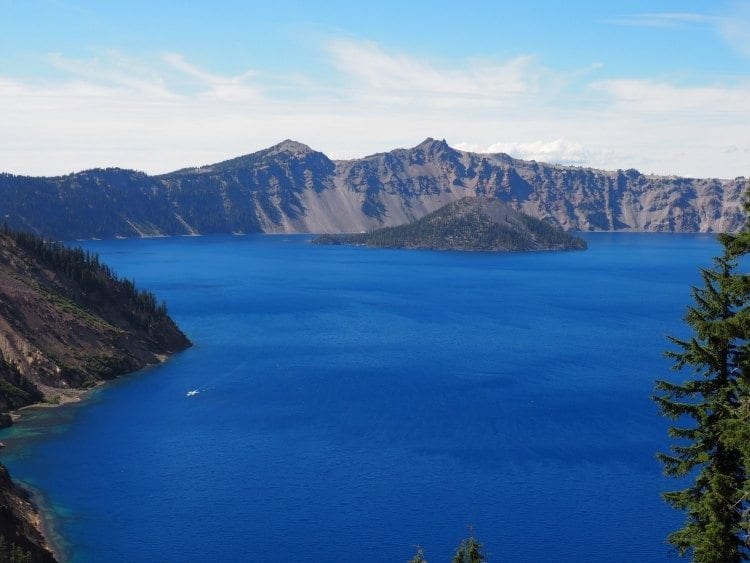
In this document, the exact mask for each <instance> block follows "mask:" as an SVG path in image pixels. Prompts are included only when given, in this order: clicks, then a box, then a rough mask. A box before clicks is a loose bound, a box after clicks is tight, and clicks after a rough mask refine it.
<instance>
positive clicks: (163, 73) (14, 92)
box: [0, 13, 750, 177]
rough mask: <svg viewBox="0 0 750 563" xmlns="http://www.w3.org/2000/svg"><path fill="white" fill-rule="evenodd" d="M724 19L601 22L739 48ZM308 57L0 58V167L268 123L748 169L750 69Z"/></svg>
mask: <svg viewBox="0 0 750 563" xmlns="http://www.w3.org/2000/svg"><path fill="white" fill-rule="evenodd" d="M748 20H750V17H749V18H748ZM735 23H736V22H734V21H731V22H727V21H725V20H723V19H715V18H712V17H709V16H705V15H691V14H687V13H665V14H640V15H639V14H637V15H635V16H629V17H627V18H625V17H623V18H621V19H620V20H619V21H618V20H615V21H614V23H613V24H612V25H616V26H620V27H627V26H631V27H632V26H658V25H662V26H663V25H708V26H714V27H716V29H717V30H719V33H721V34H722V37H725V39H726V40H727V41H733V42H734V44H735V45H736V47H737V49H740V50H742V48H743V47H742V45H743V41H744V40H745V39H744V38H745V35H746V33H747V32H746V28H744V31H742V30H741V31H737V30H736V28H737V26H736V25H735ZM743 33H744V34H745V35H743ZM748 55H749V56H750V49H749V50H748ZM317 57H318V59H319V61H321V64H323V65H324V66H325V68H326V69H327V74H326V75H325V76H321V75H317V74H315V73H313V72H308V73H306V72H304V71H300V70H295V71H292V72H290V71H281V70H280V71H278V72H273V71H269V70H261V69H255V68H248V69H246V70H245V71H243V72H240V73H237V74H232V75H225V74H222V73H219V72H216V71H214V70H212V69H208V68H204V67H203V66H201V65H199V64H197V63H196V62H194V61H191V60H189V58H188V57H187V56H186V55H184V54H182V53H178V52H159V53H155V54H152V55H150V56H139V57H136V56H134V55H128V54H125V53H122V52H120V51H117V50H113V49H103V50H101V51H99V52H97V53H96V54H95V55H94V56H90V57H78V58H76V57H70V56H67V55H66V54H64V53H50V54H48V55H47V56H46V57H45V64H46V65H47V66H48V67H50V68H51V69H52V70H54V73H52V74H51V75H49V76H47V77H45V78H28V77H19V76H13V75H10V74H3V72H2V71H0V123H3V135H2V136H1V137H0V171H5V172H12V173H19V174H32V175H53V174H63V173H68V172H71V171H75V170H80V169H85V168H92V167H97V166H120V167H126V168H135V169H139V170H144V171H147V172H149V173H162V172H167V171H170V170H174V169H178V168H183V167H186V166H197V165H202V164H208V163H211V162H216V161H220V160H224V159H227V158H231V157H234V156H237V155H239V154H246V153H249V152H253V151H256V150H260V149H263V148H265V147H268V146H271V145H273V144H275V143H277V142H279V141H280V140H282V139H284V138H293V139H295V140H299V141H301V142H304V143H305V144H308V145H310V146H312V147H313V148H315V149H317V150H321V151H322V152H324V153H326V154H328V155H329V156H331V157H334V158H354V157H361V156H365V155H367V154H372V153H375V152H383V151H387V150H391V149H393V148H396V147H403V146H414V145H416V144H417V143H419V142H420V141H421V140H422V139H424V138H425V137H428V136H432V137H435V138H445V139H447V140H448V142H449V144H451V145H452V146H454V147H456V148H458V149H461V150H472V151H477V152H506V153H508V154H510V155H512V156H514V157H518V158H524V159H534V160H538V161H546V162H551V163H561V164H573V165H578V166H592V167H596V168H604V169H617V168H631V167H633V168H638V169H639V170H641V171H643V172H645V173H658V174H678V175H684V176H706V177H708V176H714V177H735V176H740V175H745V176H748V175H750V137H749V136H748V134H747V132H748V131H750V74H746V75H738V76H729V77H726V76H719V77H712V78H711V79H710V81H706V82H705V83H700V84H697V83H695V82H688V81H686V80H685V79H684V77H680V76H645V77H634V76H620V77H618V76H616V75H615V74H614V72H613V70H612V69H608V68H607V66H606V65H603V64H602V63H600V62H597V61H586V62H585V63H584V64H582V65H581V66H580V67H579V68H573V69H561V68H554V67H553V66H552V65H549V64H545V63H544V60H543V59H542V57H540V56H538V55H535V54H522V55H515V56H509V57H505V58H493V59H489V58H477V59H471V58H464V59H460V60H438V61H436V60H433V59H431V58H428V57H426V56H423V55H421V56H418V55H415V54H412V53H409V52H406V51H405V50H403V49H402V50H396V49H392V48H389V47H387V46H385V45H383V44H381V43H378V42H375V41H370V40H365V39H359V38H353V37H341V36H336V37H332V36H330V37H325V38H324V39H323V40H322V41H321V42H320V48H319V51H318V53H317Z"/></svg>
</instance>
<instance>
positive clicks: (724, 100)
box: [590, 79, 750, 122]
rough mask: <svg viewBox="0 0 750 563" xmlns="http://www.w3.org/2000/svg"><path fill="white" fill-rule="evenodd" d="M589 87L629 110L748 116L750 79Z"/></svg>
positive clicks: (630, 82) (624, 82)
mask: <svg viewBox="0 0 750 563" xmlns="http://www.w3.org/2000/svg"><path fill="white" fill-rule="evenodd" d="M590 88H592V89H594V90H598V91H601V92H604V93H606V94H608V97H609V99H610V100H611V102H612V103H613V104H614V105H615V107H616V108H618V109H620V110H625V111H629V112H638V113H645V114H658V115H660V116H665V115H669V114H683V115H685V116H686V117H690V116H691V115H692V116H693V117H695V118H705V117H711V118H713V119H715V118H717V117H719V116H725V117H729V118H731V119H736V120H740V121H742V122H748V120H749V119H750V80H748V81H747V82H746V83H744V84H740V85H735V86H727V85H725V86H702V87H694V86H690V87H686V86H682V87H681V86H677V85H674V84H669V83H666V82H659V81H655V80H636V79H619V80H602V81H596V82H592V83H591V84H590Z"/></svg>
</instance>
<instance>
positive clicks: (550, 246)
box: [313, 197, 586, 252]
mask: <svg viewBox="0 0 750 563" xmlns="http://www.w3.org/2000/svg"><path fill="white" fill-rule="evenodd" d="M313 243H315V244H354V245H364V246H372V247H379V248H413V249H430V250H466V251H471V250H484V251H497V252H514V251H515V252H518V251H533V250H585V249H586V241H584V240H583V239H581V238H578V237H575V236H572V235H570V234H568V233H566V232H564V231H563V230H562V229H559V228H558V227H555V226H553V225H550V224H549V223H545V222H544V221H541V220H539V219H536V218H534V217H530V216H529V215H526V214H524V213H521V212H518V211H515V210H513V209H511V208H510V207H508V206H507V205H505V204H504V203H503V202H501V201H500V200H498V199H493V198H485V197H465V198H463V199H460V200H459V201H456V202H454V203H449V204H448V205H445V206H443V207H441V208H440V209H438V210H437V211H434V212H432V213H430V214H428V215H426V216H424V217H422V218H421V219H418V220H416V221H414V222H412V223H409V224H407V225H400V226H397V227H385V228H382V229H376V230H374V231H370V232H368V233H359V234H346V235H320V236H318V237H316V238H314V239H313Z"/></svg>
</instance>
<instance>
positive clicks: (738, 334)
mask: <svg viewBox="0 0 750 563" xmlns="http://www.w3.org/2000/svg"><path fill="white" fill-rule="evenodd" d="M719 242H720V243H721V244H722V247H723V253H722V255H721V256H719V257H717V258H715V259H714V264H713V266H712V267H711V268H706V269H704V270H702V278H703V284H702V285H701V286H700V287H695V288H693V303H692V304H691V305H690V306H689V308H688V312H687V315H686V316H685V321H686V323H687V324H688V326H689V327H690V329H691V331H692V334H691V336H690V337H689V338H686V339H680V338H670V340H671V342H672V343H673V344H674V345H675V346H676V349H673V350H671V351H669V352H667V356H668V357H670V358H672V359H673V360H674V368H675V369H676V370H679V371H689V372H690V378H689V379H687V380H686V381H683V382H682V383H673V382H670V381H666V380H661V381H657V384H656V386H657V389H658V390H659V394H657V395H656V396H655V397H654V400H655V401H656V402H657V404H658V405H659V407H660V409H661V411H662V413H663V414H664V415H665V416H667V417H669V418H670V419H672V420H674V421H675V422H674V425H673V426H672V427H671V428H670V429H669V435H670V437H672V438H673V439H674V440H675V443H674V444H673V445H672V446H671V452H670V453H661V454H659V455H658V457H659V459H660V460H661V461H662V463H663V464H664V470H665V473H666V474H667V475H669V476H673V477H677V478H683V479H687V480H688V481H689V485H688V486H687V487H686V488H684V489H682V490H677V491H671V492H667V493H664V495H663V496H664V498H665V500H666V501H667V502H668V503H669V504H671V505H672V506H673V507H675V508H677V509H679V510H682V511H684V512H685V514H686V521H685V524H684V526H683V527H682V528H680V529H679V530H677V531H675V532H673V533H672V534H671V535H670V536H669V542H670V543H671V544H672V545H674V546H675V548H676V549H677V551H678V552H679V553H680V555H682V556H690V557H691V558H692V559H693V561H696V562H700V563H714V562H716V563H719V562H722V563H732V562H737V561H743V560H747V559H748V558H749V557H750V549H749V546H750V542H749V541H748V514H749V509H750V503H749V502H748V500H749V498H750V495H749V493H750V484H749V483H748V475H749V474H750V473H749V468H750V429H749V426H750V419H749V415H750V413H749V412H748V411H749V410H750V346H749V345H748V339H749V337H750V307H749V306H748V305H749V304H750V276H748V275H746V274H743V273H740V271H739V266H738V261H739V260H740V259H741V258H742V257H743V256H744V255H746V254H747V253H748V251H749V250H750V244H748V243H749V242H750V235H749V234H748V233H747V232H745V233H741V234H739V235H720V237H719Z"/></svg>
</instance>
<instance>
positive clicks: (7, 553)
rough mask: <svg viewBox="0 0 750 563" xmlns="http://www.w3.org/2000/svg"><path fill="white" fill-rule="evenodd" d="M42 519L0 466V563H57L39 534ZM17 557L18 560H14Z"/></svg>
mask: <svg viewBox="0 0 750 563" xmlns="http://www.w3.org/2000/svg"><path fill="white" fill-rule="evenodd" d="M39 527H40V526H39V515H38V514H37V512H36V509H35V508H34V505H33V504H32V503H31V500H30V499H29V495H28V493H26V491H24V490H23V489H21V488H20V487H18V486H16V485H15V484H14V483H13V482H12V481H11V480H10V476H9V475H8V470H7V469H5V467H4V466H2V465H0V538H2V541H1V542H0V561H20V560H24V559H22V558H19V557H18V555H19V554H21V555H22V557H23V556H28V558H27V559H25V560H27V561H32V562H34V563H52V562H54V561H55V558H54V556H53V555H52V552H51V551H50V550H49V547H48V545H47V542H46V541H45V539H44V537H43V536H42V533H41V532H40V530H39ZM14 555H15V558H14Z"/></svg>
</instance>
